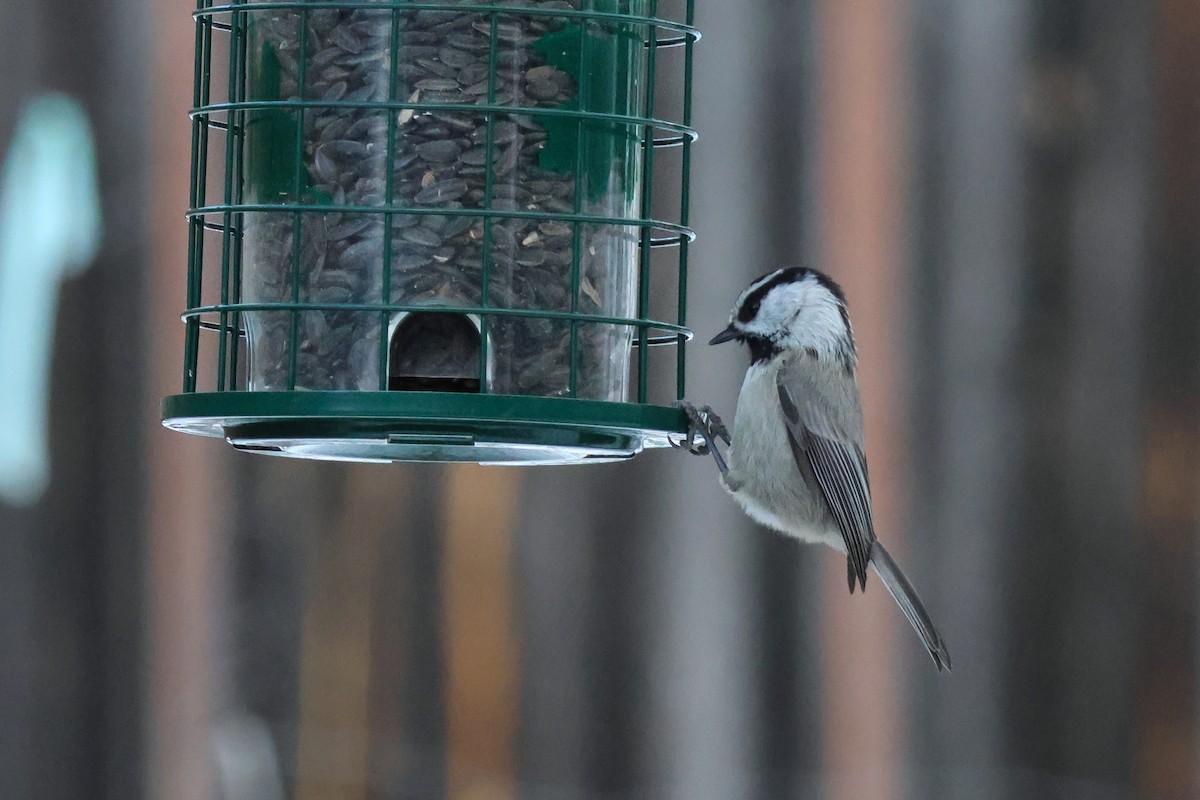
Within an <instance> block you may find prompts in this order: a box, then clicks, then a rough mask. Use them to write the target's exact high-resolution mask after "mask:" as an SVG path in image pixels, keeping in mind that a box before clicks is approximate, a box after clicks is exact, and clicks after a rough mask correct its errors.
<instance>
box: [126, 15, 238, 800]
mask: <svg viewBox="0 0 1200 800" xmlns="http://www.w3.org/2000/svg"><path fill="white" fill-rule="evenodd" d="M146 13H148V14H150V18H151V24H152V29H153V30H154V31H155V37H154V51H153V56H152V57H153V63H154V68H153V69H152V74H153V78H152V87H151V88H152V93H153V109H152V113H151V116H150V121H149V125H150V129H151V130H152V131H153V140H152V142H151V146H152V148H153V149H152V151H151V153H150V154H149V155H148V158H150V159H151V162H152V165H153V174H154V176H155V179H154V183H153V185H152V188H151V199H150V205H149V207H150V208H151V212H150V214H151V217H150V223H151V226H152V230H153V231H154V240H153V243H152V245H151V250H150V253H151V258H150V263H151V269H150V271H149V285H148V291H147V293H146V299H147V302H148V303H149V308H148V309H147V310H146V319H147V330H148V331H150V334H149V336H148V340H149V342H150V346H149V347H148V348H147V352H146V355H147V357H148V358H149V363H148V365H147V373H148V375H149V391H148V393H147V408H146V409H144V417H145V419H146V420H148V421H151V422H152V421H155V420H157V419H158V418H159V416H160V410H159V404H160V402H161V399H162V397H163V396H164V395H167V394H175V393H177V392H178V391H179V389H180V383H179V381H180V378H179V376H180V359H181V358H182V353H183V326H182V325H181V324H180V322H179V311H180V309H181V308H182V306H183V301H184V297H185V292H184V283H185V277H186V275H187V225H186V224H185V223H184V221H183V218H182V216H183V211H184V209H186V208H187V204H188V203H187V200H188V198H187V187H188V169H189V164H190V163H191V152H190V144H191V137H190V135H189V133H188V131H189V125H188V120H187V116H186V114H187V109H188V108H189V107H190V106H191V103H192V71H193V70H192V57H191V56H192V52H193V49H194V28H193V26H192V19H191V14H190V13H189V11H188V9H187V8H186V7H183V6H181V5H179V4H174V3H154V4H150V8H149V9H147V11H146ZM214 445H215V443H214V442H211V441H200V440H196V439H192V438H188V437H183V436H180V435H179V434H177V433H172V432H168V431H165V430H163V429H161V428H157V427H155V429H154V430H153V432H152V433H151V434H150V436H149V441H148V442H147V446H148V463H149V476H148V477H149V480H148V487H147V491H148V499H147V512H146V526H147V530H148V531H149V533H150V545H149V546H150V587H151V593H152V596H153V598H154V602H153V606H152V611H151V614H152V617H151V623H150V624H151V653H150V697H151V704H152V710H151V720H150V729H151V731H152V734H151V736H150V737H149V741H150V754H149V759H150V760H149V765H148V771H149V773H150V777H149V785H150V787H151V794H152V796H154V797H161V798H168V797H169V798H172V800H208V798H210V797H211V786H210V781H211V775H210V773H209V761H208V732H209V726H210V723H211V721H212V708H211V693H210V688H211V683H210V679H211V665H212V657H213V653H212V648H211V645H212V626H211V620H210V618H209V615H210V614H211V612H212V605H211V602H212V597H211V589H212V585H213V578H214V571H213V561H214V558H213V556H214V551H213V547H214V543H216V542H219V541H220V538H221V536H222V532H223V531H224V520H223V513H222V509H223V508H224V505H225V501H226V489H227V487H226V486H225V485H224V483H223V481H222V480H221V478H220V467H219V463H220V461H219V457H220V450H219V449H218V448H217V447H216V446H214Z"/></svg>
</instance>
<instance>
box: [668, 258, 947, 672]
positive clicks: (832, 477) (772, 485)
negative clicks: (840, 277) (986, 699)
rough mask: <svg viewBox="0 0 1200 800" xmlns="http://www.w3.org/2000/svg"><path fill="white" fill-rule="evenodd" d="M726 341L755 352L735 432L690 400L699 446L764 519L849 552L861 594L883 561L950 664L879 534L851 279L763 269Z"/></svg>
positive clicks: (926, 636)
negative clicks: (841, 282) (845, 287)
mask: <svg viewBox="0 0 1200 800" xmlns="http://www.w3.org/2000/svg"><path fill="white" fill-rule="evenodd" d="M725 342H739V343H741V344H744V345H746V347H747V348H748V349H749V351H750V366H749V368H747V370H746V375H745V379H744V381H743V383H742V388H741V392H740V394H739V396H738V401H737V409H736V413H735V416H734V421H733V431H732V434H730V432H729V430H728V429H727V428H726V427H725V425H724V423H723V422H722V421H721V418H720V417H719V416H717V415H716V414H715V413H714V412H713V410H712V408H711V407H709V406H703V407H701V408H696V407H695V406H693V405H692V404H691V403H689V402H686V401H684V402H682V403H681V404H680V405H681V406H682V408H683V409H684V411H685V412H686V414H687V416H688V418H689V420H690V430H689V431H688V434H687V439H686V445H685V446H686V447H687V449H689V450H691V451H692V452H693V453H697V454H701V455H704V454H708V453H711V454H712V455H713V457H714V458H715V459H716V463H717V467H718V469H719V470H720V482H721V485H722V486H723V487H724V489H725V490H726V491H727V492H728V493H729V494H730V495H731V496H732V497H733V499H734V501H735V502H736V503H737V504H738V505H739V506H741V508H742V510H743V511H745V512H746V514H747V515H748V516H749V517H750V518H751V519H753V520H754V521H755V522H758V523H759V524H761V525H764V526H766V527H768V528H771V529H774V530H776V531H778V532H780V533H783V534H785V535H788V536H792V537H795V538H797V539H799V540H801V541H803V542H809V543H817V544H824V545H828V546H829V547H832V548H833V549H835V550H838V551H841V552H843V553H845V554H846V573H847V580H848V582H849V585H850V592H851V594H853V593H854V591H855V588H856V586H857V587H858V588H861V589H862V590H863V591H865V590H866V587H867V568H868V566H869V567H871V568H873V569H874V571H875V573H876V575H878V576H879V578H880V580H881V581H882V582H883V584H884V586H885V587H886V588H887V590H888V592H889V593H890V594H891V595H892V597H893V598H894V599H895V601H896V603H897V605H898V606H899V607H900V610H901V611H902V612H903V613H904V616H905V617H906V618H907V619H908V621H909V622H910V623H911V624H912V627H913V628H914V629H915V630H916V632H917V634H918V635H919V636H920V637H921V641H922V643H923V644H924V645H925V648H926V649H927V650H928V651H929V655H930V656H931V657H932V658H933V662H934V664H935V665H936V666H937V669H938V671H939V672H940V671H942V670H947V671H948V670H950V669H951V661H950V652H949V650H948V649H947V647H946V643H945V641H944V640H943V639H942V637H941V636H940V635H939V634H938V632H937V629H936V628H935V627H934V624H933V621H932V620H931V619H930V617H929V614H928V612H927V611H926V610H925V606H924V604H923V603H922V602H921V599H920V597H919V596H918V595H917V592H916V590H915V589H914V588H913V586H912V584H911V583H910V582H909V581H908V579H907V578H906V577H905V576H904V573H903V572H902V571H901V570H900V567H899V566H898V565H897V564H896V562H895V560H894V559H893V558H892V556H891V554H890V553H888V551H887V549H886V548H885V547H884V546H883V543H882V542H880V541H879V540H878V539H877V538H876V536H875V522H874V518H873V516H872V511H871V489H870V481H869V479H868V475H867V457H866V451H865V448H864V440H863V413H862V403H861V400H860V398H859V390H858V381H857V378H856V370H857V366H858V351H857V348H856V346H855V341H854V332H853V328H852V327H851V324H850V314H849V311H848V307H847V304H846V295H845V293H844V292H843V291H842V288H841V287H840V286H838V284H837V283H836V282H834V280H833V279H832V278H830V277H829V276H828V275H826V274H824V273H823V272H820V271H818V270H816V269H812V268H809V267H787V268H783V269H777V270H775V271H774V272H770V273H767V274H766V275H762V276H760V277H759V278H756V279H755V280H754V281H753V282H751V283H750V285H749V286H747V287H746V289H745V290H744V291H743V292H742V293H741V295H740V296H739V297H738V299H737V302H736V303H735V305H734V308H733V312H732V314H731V315H730V318H729V325H728V326H727V327H726V328H725V329H724V330H722V331H721V332H720V333H718V334H717V335H716V336H714V337H713V338H712V340H711V341H710V342H709V344H710V345H718V344H723V343H725ZM718 440H720V441H721V442H723V443H724V444H725V446H726V453H725V455H724V457H722V454H721V452H720V448H719V446H718V444H717V442H718Z"/></svg>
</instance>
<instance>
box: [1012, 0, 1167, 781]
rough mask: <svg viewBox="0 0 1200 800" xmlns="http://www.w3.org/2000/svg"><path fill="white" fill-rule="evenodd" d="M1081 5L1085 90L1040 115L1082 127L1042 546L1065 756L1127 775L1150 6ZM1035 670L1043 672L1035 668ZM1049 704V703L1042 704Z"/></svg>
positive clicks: (1080, 86)
mask: <svg viewBox="0 0 1200 800" xmlns="http://www.w3.org/2000/svg"><path fill="white" fill-rule="evenodd" d="M1078 13H1079V14H1080V17H1081V19H1080V26H1079V27H1080V33H1081V36H1080V41H1081V45H1082V46H1081V47H1080V48H1079V50H1080V62H1081V63H1080V65H1079V73H1078V75H1079V78H1080V79H1081V80H1079V81H1078V82H1076V83H1075V85H1076V86H1077V88H1076V89H1075V91H1074V93H1073V94H1074V98H1075V99H1074V101H1072V92H1071V90H1070V88H1069V87H1070V86H1071V85H1072V82H1071V81H1070V80H1068V81H1066V82H1065V87H1064V88H1066V89H1067V91H1066V92H1064V93H1062V94H1060V95H1059V98H1060V102H1058V103H1056V104H1055V105H1056V107H1055V108H1048V109H1045V110H1046V111H1047V112H1048V113H1047V114H1046V115H1045V117H1044V118H1045V119H1049V120H1055V119H1057V120H1065V121H1066V122H1067V123H1068V124H1067V125H1066V127H1065V132H1066V133H1067V138H1068V140H1070V139H1071V138H1072V136H1071V134H1072V133H1074V134H1075V135H1076V136H1077V137H1078V138H1077V141H1078V147H1077V158H1078V160H1079V170H1078V174H1077V175H1076V176H1075V180H1074V181H1073V182H1072V184H1071V185H1070V188H1069V195H1068V200H1069V204H1068V206H1067V209H1066V211H1067V214H1066V216H1067V220H1066V226H1065V228H1066V229H1065V231H1064V232H1063V238H1064V240H1066V241H1067V242H1068V243H1069V252H1068V253H1067V258H1068V259H1069V268H1068V269H1067V270H1064V272H1066V275H1065V276H1064V278H1065V281H1066V283H1067V285H1068V287H1069V291H1068V293H1067V295H1066V299H1067V308H1066V309H1064V315H1063V322H1064V323H1065V324H1064V327H1065V328H1066V331H1065V332H1064V335H1063V336H1062V339H1063V345H1064V355H1065V359H1064V361H1063V362H1062V364H1061V365H1060V369H1061V374H1062V375H1063V376H1064V377H1065V379H1066V381H1067V382H1068V388H1067V391H1066V397H1065V403H1063V407H1062V410H1063V412H1064V413H1063V417H1062V430H1063V431H1064V432H1065V434H1066V435H1065V437H1064V441H1063V444H1064V446H1063V448H1062V451H1061V457H1062V461H1061V462H1060V463H1058V464H1056V465H1055V466H1056V467H1057V468H1058V469H1060V470H1061V471H1060V473H1059V474H1060V475H1061V476H1062V480H1063V489H1064V491H1063V492H1062V494H1061V497H1060V498H1059V499H1058V502H1060V503H1062V504H1063V506H1064V508H1065V514H1064V515H1063V518H1065V519H1066V520H1068V523H1067V524H1066V525H1061V526H1060V525H1058V524H1056V522H1057V520H1054V519H1046V520H1045V522H1044V523H1043V527H1042V530H1041V534H1042V536H1043V537H1044V538H1045V539H1048V540H1049V541H1047V543H1046V545H1045V546H1046V547H1049V548H1054V549H1057V550H1058V551H1059V552H1060V553H1062V554H1063V555H1064V556H1065V557H1066V561H1065V562H1063V561H1060V562H1059V564H1060V570H1059V571H1057V572H1056V573H1055V576H1054V577H1055V579H1054V580H1051V581H1049V582H1048V583H1047V590H1048V592H1061V593H1062V594H1063V595H1065V596H1060V597H1059V598H1058V601H1057V602H1055V601H1054V600H1048V599H1047V600H1042V601H1041V602H1040V603H1039V604H1038V606H1037V607H1038V608H1040V609H1045V608H1047V607H1052V606H1053V605H1057V606H1058V607H1059V608H1060V609H1061V610H1060V612H1059V613H1060V614H1062V620H1063V621H1062V622H1061V623H1059V625H1054V623H1053V622H1052V620H1053V616H1054V615H1046V614H1044V612H1043V613H1042V614H1039V617H1040V618H1041V619H1043V620H1045V626H1046V628H1047V629H1048V630H1047V633H1050V634H1051V635H1052V636H1053V637H1054V639H1055V642H1054V643H1055V644H1057V650H1058V651H1059V652H1058V654H1056V657H1055V661H1057V662H1058V669H1059V670H1061V677H1059V678H1058V679H1057V680H1055V681H1049V680H1046V678H1048V677H1049V676H1045V675H1043V680H1046V682H1047V683H1050V684H1051V685H1053V686H1055V687H1056V688H1057V689H1058V691H1059V692H1060V696H1059V699H1058V703H1057V704H1058V706H1059V708H1060V709H1061V712H1060V713H1058V714H1055V715H1054V716H1055V717H1057V720H1058V722H1057V725H1055V726H1054V734H1055V736H1056V737H1057V739H1058V743H1059V748H1058V749H1059V751H1060V753H1061V755H1060V756H1059V758H1060V759H1061V763H1062V769H1063V770H1064V771H1065V772H1067V773H1069V774H1084V775H1096V776H1099V777H1100V778H1101V779H1102V780H1104V781H1106V782H1108V783H1110V784H1112V785H1126V786H1127V785H1129V784H1130V783H1131V782H1132V781H1133V778H1134V755H1133V749H1134V748H1133V741H1134V730H1135V719H1136V710H1135V709H1136V702H1137V697H1136V692H1135V690H1134V688H1135V687H1134V678H1135V667H1136V664H1137V662H1138V660H1139V655H1138V653H1139V649H1140V644H1141V637H1140V634H1139V627H1140V626H1139V612H1140V608H1141V603H1140V599H1141V598H1140V595H1141V591H1140V586H1139V583H1140V580H1141V575H1140V571H1139V570H1137V569H1135V568H1133V565H1136V564H1137V563H1138V559H1139V555H1140V550H1141V548H1140V544H1139V539H1140V537H1139V535H1138V532H1137V516H1138V504H1139V503H1138V497H1137V495H1138V482H1139V468H1138V460H1139V453H1140V449H1141V440H1142V435H1143V431H1142V429H1141V426H1140V425H1138V424H1137V422H1136V421H1137V420H1138V419H1139V416H1140V412H1141V410H1142V394H1143V392H1144V389H1145V387H1144V384H1143V380H1142V378H1143V372H1144V369H1143V362H1144V357H1145V321H1146V314H1145V308H1144V296H1145V287H1146V279H1145V276H1146V272H1147V269H1148V267H1149V264H1150V261H1151V259H1150V251H1149V240H1148V238H1149V192H1150V185H1151V179H1152V164H1151V155H1150V154H1151V146H1152V143H1151V139H1150V136H1151V130H1152V128H1151V124H1152V123H1151V120H1152V100H1153V97H1152V89H1151V82H1150V80H1151V70H1150V67H1151V61H1150V59H1151V27H1152V9H1151V8H1150V7H1149V6H1147V4H1146V3H1144V2H1141V0H1121V2H1115V3H1114V2H1110V1H1109V0H1091V2H1087V3H1084V4H1082V7H1081V8H1080V9H1079V12H1078ZM1070 74H1071V73H1068V75H1070ZM1085 81H1086V82H1085ZM1115 298H1119V300H1118V301H1117V302H1114V299H1115ZM1039 349H1040V348H1039ZM1055 371H1056V372H1057V371H1058V370H1055ZM1047 516H1049V515H1047ZM1056 539H1057V541H1055V540H1056ZM1022 550H1023V552H1030V551H1029V550H1025V549H1024V548H1023V549H1022ZM1052 587H1053V588H1052ZM1052 626H1053V627H1052ZM1047 649H1051V648H1047ZM1101 653H1102V654H1104V657H1103V658H1098V657H1097V655H1098V654H1101ZM1026 675H1027V676H1028V678H1030V679H1033V678H1035V677H1036V673H1035V672H1034V671H1033V670H1030V671H1029V672H1027V673H1026ZM1045 713H1046V712H1045V710H1044V709H1041V710H1039V716H1041V715H1044V714H1045ZM1084 720H1086V723H1084V724H1081V721H1084ZM1014 727H1015V728H1018V729H1020V728H1025V727H1026V726H1025V725H1021V724H1018V725H1016V726H1014ZM1146 794H1147V795H1149V794H1152V793H1150V792H1147V793H1146Z"/></svg>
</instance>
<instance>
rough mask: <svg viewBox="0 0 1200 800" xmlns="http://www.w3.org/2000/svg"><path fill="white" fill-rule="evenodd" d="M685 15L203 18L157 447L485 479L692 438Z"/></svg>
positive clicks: (477, 1)
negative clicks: (687, 370) (178, 336)
mask: <svg viewBox="0 0 1200 800" xmlns="http://www.w3.org/2000/svg"><path fill="white" fill-rule="evenodd" d="M662 2H663V5H664V6H665V5H666V2H667V0H662ZM681 6H683V10H681V12H680V16H681V17H682V19H671V18H669V15H663V14H661V13H660V9H659V0H508V1H507V2H505V1H504V0H495V2H487V1H486V0H459V1H458V2H452V1H451V0H443V2H401V1H398V0H391V1H390V2H389V1H386V0H384V1H372V0H336V1H335V0H311V1H308V2H305V1H302V0H292V1H291V2H227V3H223V4H218V3H215V2H213V0H200V3H199V7H198V9H197V11H196V12H195V19H196V86H195V107H194V109H193V110H192V114H191V116H192V131H193V161H192V188H191V208H190V211H189V213H188V218H189V222H190V231H191V238H190V244H189V264H188V286H187V307H186V309H185V311H184V313H183V320H184V322H185V347H184V381H183V392H182V394H179V395H175V396H172V397H168V398H167V399H166V400H165V402H164V424H165V425H167V426H168V427H170V428H173V429H176V430H180V431H183V432H186V433H194V434H200V435H205V436H219V437H223V438H225V439H227V440H228V441H229V442H230V443H231V444H232V445H233V446H234V447H237V448H239V449H242V450H247V451H254V452H264V453H273V454H278V455H288V456H297V457H304V458H316V459H334V460H369V461H396V460H417V461H477V462H484V463H506V462H508V463H574V462H583V461H593V460H612V459H618V458H627V457H630V456H632V455H634V454H636V453H637V452H639V451H640V450H642V449H643V448H645V447H659V446H663V445H665V444H666V443H667V441H668V437H669V436H671V435H673V434H675V433H679V432H682V431H683V430H685V428H686V421H685V419H684V417H683V414H682V413H681V412H680V411H679V410H678V409H676V408H674V407H673V406H672V404H671V401H672V400H675V399H678V398H681V397H682V396H683V390H684V348H683V344H684V342H685V341H686V340H687V339H689V338H690V336H691V334H690V332H689V331H688V330H687V328H686V327H685V324H686V323H685V316H684V312H685V307H684V302H683V298H684V295H685V290H686V279H687V270H686V262H687V246H688V243H689V242H690V241H691V240H692V239H693V238H694V235H693V233H692V231H691V230H690V228H689V227H688V220H687V216H688V212H687V206H688V203H687V187H688V165H689V161H690V148H691V144H692V142H693V141H694V140H695V138H696V134H695V132H694V131H693V130H692V128H691V127H690V125H691V120H690V117H691V102H690V97H689V95H690V88H691V60H692V46H693V44H694V43H695V42H696V41H697V39H698V38H699V36H698V33H697V32H696V30H695V28H694V27H693V25H692V21H693V6H694V0H687V2H686V3H681ZM667 59H674V60H675V61H676V63H677V68H676V70H675V72H674V73H673V74H674V79H673V80H668V79H667V78H666V77H662V79H661V80H660V75H664V76H665V72H666V70H665V69H664V64H665V63H666V60H667ZM659 83H662V84H663V86H662V87H660V86H659ZM667 85H670V86H671V87H672V88H673V89H674V93H675V95H677V96H675V97H668V96H667V91H666V86H667ZM656 94H657V98H656ZM664 100H669V101H670V102H668V103H665V105H668V106H669V107H671V108H674V109H676V110H677V111H678V114H677V117H678V121H672V120H671V119H667V118H665V117H666V115H664V114H662V113H660V109H661V108H662V107H663V106H664ZM656 160H657V167H656ZM672 161H673V162H674V163H673V166H674V169H675V170H676V174H677V175H678V185H679V187H680V190H681V191H680V194H681V196H680V197H678V198H677V199H674V200H673V202H667V201H665V200H664V199H663V198H662V197H659V198H655V196H654V191H653V190H654V177H655V174H656V172H661V171H662V168H663V166H664V164H665V165H668V166H671V162H672ZM662 182H663V181H661V180H660V183H662ZM660 194H661V193H660ZM660 206H661V207H672V208H674V209H675V213H674V214H673V215H670V216H672V218H671V219H657V218H655V215H654V213H653V212H654V210H655V209H657V208H659V207H660ZM664 287H665V289H664ZM659 317H662V318H659ZM659 345H668V346H673V347H675V348H676V350H675V353H674V354H673V357H671V358H667V359H662V358H661V357H656V358H654V359H652V357H651V352H652V349H653V348H655V347H656V346H659ZM652 361H653V362H654V364H665V365H666V366H667V367H668V370H667V372H668V374H667V375H666V376H664V379H659V377H660V376H658V375H656V373H657V372H661V370H658V369H657V368H655V369H652ZM672 366H673V372H674V374H673V375H672V374H670V371H671V370H670V367H672ZM668 384H669V385H670V387H671V390H670V391H668V392H666V395H667V396H665V397H662V398H659V397H654V398H653V399H652V397H651V393H652V390H654V389H655V388H656V387H659V388H661V387H662V386H664V385H668Z"/></svg>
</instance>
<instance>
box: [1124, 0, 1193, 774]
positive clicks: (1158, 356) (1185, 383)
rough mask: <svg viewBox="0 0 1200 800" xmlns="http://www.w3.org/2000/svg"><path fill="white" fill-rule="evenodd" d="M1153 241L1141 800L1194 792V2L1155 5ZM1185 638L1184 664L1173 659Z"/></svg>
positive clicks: (1143, 503) (1139, 770)
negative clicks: (1155, 222) (1155, 225)
mask: <svg viewBox="0 0 1200 800" xmlns="http://www.w3.org/2000/svg"><path fill="white" fill-rule="evenodd" d="M1155 11H1156V18H1155V20H1154V32H1153V36H1154V43H1155V52H1154V62H1155V70H1154V71H1155V74H1156V75H1157V78H1158V87H1157V100H1158V113H1157V119H1156V123H1157V142H1156V148H1155V153H1156V156H1157V158H1158V185H1157V187H1156V188H1157V190H1158V194H1157V197H1156V198H1155V203H1156V211H1157V212H1158V215H1159V216H1158V228H1157V234H1158V241H1157V242H1156V244H1157V250H1156V253H1155V255H1156V258H1155V265H1156V270H1155V273H1154V283H1153V285H1152V290H1151V291H1152V294H1151V295H1150V297H1151V301H1152V302H1153V303H1154V307H1155V319H1154V325H1153V326H1152V327H1150V329H1149V356H1150V357H1149V359H1148V362H1149V367H1148V370H1147V372H1148V375H1147V377H1148V386H1147V389H1148V397H1149V407H1148V409H1147V417H1146V440H1145V451H1144V453H1143V461H1142V464H1143V471H1144V476H1145V477H1144V481H1143V486H1142V498H1141V508H1142V522H1143V524H1144V526H1145V531H1146V538H1145V542H1146V562H1145V564H1144V571H1145V575H1147V576H1153V577H1152V579H1151V580H1149V581H1148V582H1147V584H1146V587H1145V591H1146V597H1145V612H1144V615H1143V619H1142V622H1143V628H1142V632H1141V660H1140V663H1139V668H1138V679H1137V680H1138V688H1137V692H1138V698H1139V700H1140V701H1141V709H1140V714H1141V718H1140V720H1139V724H1138V728H1137V745H1136V747H1137V753H1136V758H1137V775H1138V778H1137V780H1138V785H1139V787H1140V788H1141V790H1142V792H1143V793H1144V794H1145V795H1146V796H1154V797H1164V798H1183V797H1195V796H1196V795H1197V792H1198V791H1200V788H1198V785H1197V783H1198V778H1197V772H1198V770H1200V754H1198V749H1200V745H1198V741H1200V737H1198V735H1197V724H1198V723H1197V719H1198V716H1200V703H1198V702H1197V692H1198V691H1200V687H1197V685H1196V677H1195V675H1196V661H1197V658H1198V657H1200V651H1197V641H1198V636H1200V632H1198V631H1197V627H1196V608H1197V602H1198V599H1197V598H1198V586H1200V578H1198V576H1197V563H1198V561H1197V553H1198V549H1197V544H1196V535H1197V530H1200V483H1198V482H1197V479H1196V476H1197V474H1200V411H1198V409H1200V335H1198V331H1197V325H1196V308H1197V305H1200V272H1198V271H1197V269H1196V265H1197V263H1200V157H1198V154H1200V103H1198V102H1197V98H1198V97H1200V48H1197V46H1196V42H1197V41H1200V4H1197V3H1196V2H1194V0H1159V2H1158V3H1156V4H1155ZM1184 642H1188V643H1190V647H1187V648H1186V650H1187V651H1190V653H1191V658H1190V659H1181V658H1180V657H1179V655H1180V652H1181V649H1183V648H1182V647H1181V643H1184Z"/></svg>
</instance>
